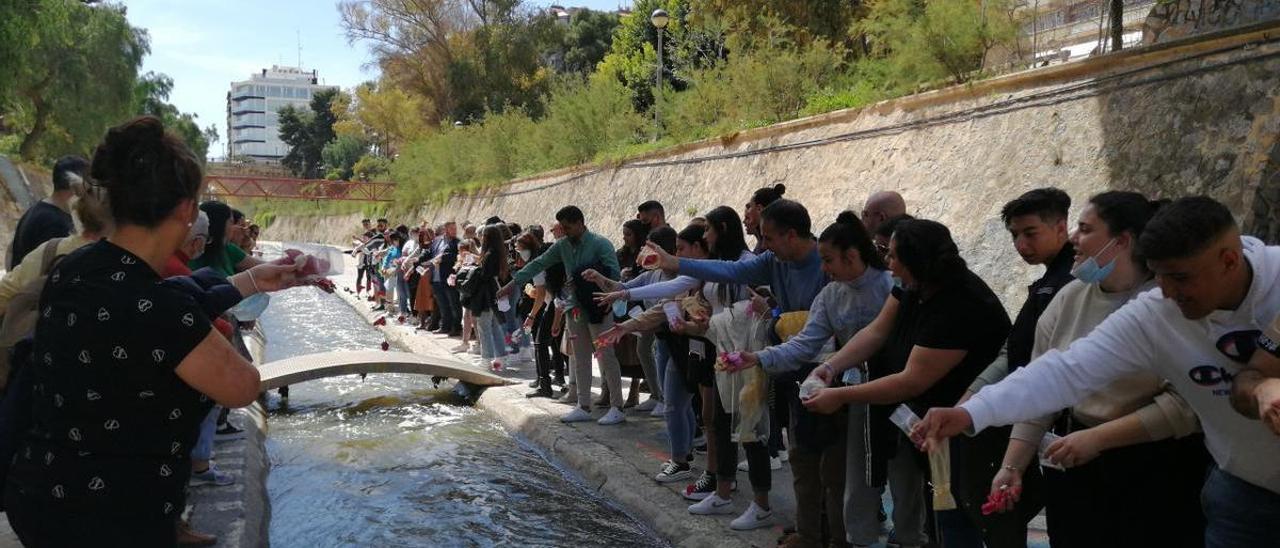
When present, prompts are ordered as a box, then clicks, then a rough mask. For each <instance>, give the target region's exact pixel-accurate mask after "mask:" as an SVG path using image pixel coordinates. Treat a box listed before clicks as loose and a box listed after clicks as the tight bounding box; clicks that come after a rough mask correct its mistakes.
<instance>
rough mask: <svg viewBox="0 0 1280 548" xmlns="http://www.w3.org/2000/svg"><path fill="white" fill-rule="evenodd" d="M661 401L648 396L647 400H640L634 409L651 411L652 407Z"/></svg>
mask: <svg viewBox="0 0 1280 548" xmlns="http://www.w3.org/2000/svg"><path fill="white" fill-rule="evenodd" d="M661 403H662V402H660V401H658V400H655V399H653V398H649V399H647V400H644V401H642V402H640V405H637V406H636V411H653V409H654V408H655V407H657V406H658V405H659V404H661Z"/></svg>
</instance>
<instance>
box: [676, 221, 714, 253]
mask: <svg viewBox="0 0 1280 548" xmlns="http://www.w3.org/2000/svg"><path fill="white" fill-rule="evenodd" d="M706 233H707V229H706V227H705V226H704V225H700V224H693V223H690V224H689V226H686V227H684V230H681V231H680V233H678V234H676V238H677V239H680V240H684V241H685V243H688V244H690V245H696V246H698V247H701V248H702V250H703V251H706V252H707V255H710V254H711V250H709V249H707V240H706V239H704V237H703V236H704V235H705V234H706Z"/></svg>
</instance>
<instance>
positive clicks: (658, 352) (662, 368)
mask: <svg viewBox="0 0 1280 548" xmlns="http://www.w3.org/2000/svg"><path fill="white" fill-rule="evenodd" d="M653 361H654V373H655V374H657V375H658V386H661V387H662V389H663V390H664V391H665V390H666V389H667V363H669V362H671V350H670V349H668V348H667V343H664V342H662V341H660V340H658V339H656V338H655V339H654V340H653ZM663 398H666V396H665V394H664V395H663ZM661 401H662V402H663V403H666V399H662V400H661Z"/></svg>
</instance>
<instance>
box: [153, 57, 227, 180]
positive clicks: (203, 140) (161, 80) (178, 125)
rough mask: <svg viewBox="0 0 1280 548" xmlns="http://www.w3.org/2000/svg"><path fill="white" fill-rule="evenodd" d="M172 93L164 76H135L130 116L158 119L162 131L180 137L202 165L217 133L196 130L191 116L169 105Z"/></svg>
mask: <svg viewBox="0 0 1280 548" xmlns="http://www.w3.org/2000/svg"><path fill="white" fill-rule="evenodd" d="M172 91H173V79H172V78H170V77H169V76H167V75H164V74H157V73H154V72H148V73H146V74H144V75H142V76H139V77H138V81H137V83H136V84H135V85H134V103H135V107H134V113H135V114H140V115H142V114H146V115H151V116H155V117H157V118H160V120H161V121H162V122H164V125H165V127H167V128H169V130H171V131H173V132H174V133H177V134H178V135H179V136H181V137H182V139H183V140H184V141H186V142H187V146H188V147H190V148H191V151H192V152H194V153H195V154H196V157H197V158H200V161H202V162H203V161H204V160H205V158H206V156H208V154H209V146H210V145H211V144H213V143H216V142H218V140H219V137H218V129H217V128H216V127H214V126H212V125H210V126H208V127H206V128H204V129H200V125H199V124H198V123H197V122H196V115H195V114H191V113H186V112H179V111H178V107H175V106H173V105H171V104H169V102H168V101H169V94H170V93H171V92H172Z"/></svg>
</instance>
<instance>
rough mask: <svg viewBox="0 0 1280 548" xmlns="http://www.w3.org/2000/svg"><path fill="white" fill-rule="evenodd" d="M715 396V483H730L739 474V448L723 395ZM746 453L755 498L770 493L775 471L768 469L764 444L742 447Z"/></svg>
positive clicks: (749, 443)
mask: <svg viewBox="0 0 1280 548" xmlns="http://www.w3.org/2000/svg"><path fill="white" fill-rule="evenodd" d="M712 392H714V393H715V399H716V401H715V405H714V407H715V412H716V416H715V422H713V423H712V426H713V427H714V430H715V432H714V435H715V440H716V453H717V454H716V481H731V480H733V478H734V477H735V476H736V475H737V473H738V444H736V443H734V442H733V438H732V435H733V416H732V415H730V414H729V413H728V412H726V411H725V410H724V405H722V404H721V402H720V391H719V390H712ZM742 448H743V449H744V450H745V451H746V452H747V466H748V470H747V477H748V478H749V479H750V480H751V490H752V492H754V493H756V494H762V493H768V492H769V488H770V487H771V486H772V485H773V470H771V469H769V450H768V449H767V448H766V447H765V444H764V443H761V442H758V441H753V442H747V443H744V444H742Z"/></svg>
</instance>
